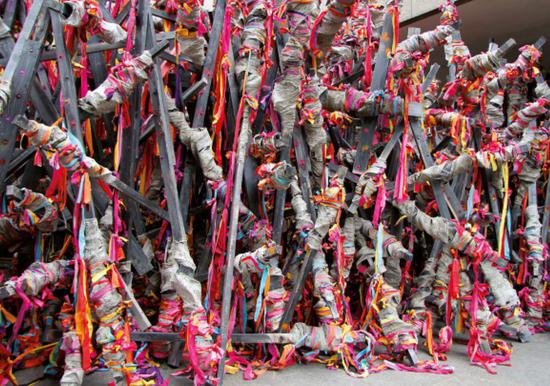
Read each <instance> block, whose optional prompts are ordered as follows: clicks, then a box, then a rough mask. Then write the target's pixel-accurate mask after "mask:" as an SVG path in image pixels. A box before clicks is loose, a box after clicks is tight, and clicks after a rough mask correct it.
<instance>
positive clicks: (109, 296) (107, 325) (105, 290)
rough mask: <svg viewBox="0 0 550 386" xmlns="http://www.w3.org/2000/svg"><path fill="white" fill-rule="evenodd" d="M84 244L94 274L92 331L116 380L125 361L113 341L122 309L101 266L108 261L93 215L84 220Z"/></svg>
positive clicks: (124, 355) (124, 353) (121, 318)
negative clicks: (96, 323)
mask: <svg viewBox="0 0 550 386" xmlns="http://www.w3.org/2000/svg"><path fill="white" fill-rule="evenodd" d="M83 226H84V236H85V241H86V243H85V246H84V251H83V253H82V257H83V259H84V260H85V261H86V264H87V266H88V267H89V268H90V275H91V277H93V276H96V281H92V283H91V286H90V304H91V305H92V310H93V313H94V315H95V317H96V318H97V319H98V320H99V327H98V328H97V330H96V331H95V339H96V342H97V343H98V344H99V345H100V346H101V351H102V355H103V359H104V360H105V363H106V365H107V366H108V367H110V368H111V370H112V371H113V376H114V378H115V380H116V381H117V382H120V381H121V380H122V379H123V378H124V373H123V372H122V367H121V366H124V364H125V362H126V352H125V351H123V350H122V348H121V347H120V346H118V345H117V342H116V341H117V339H119V338H115V337H117V336H118V332H120V330H121V329H122V328H123V327H122V325H123V323H124V318H123V317H122V312H123V310H124V306H123V302H122V296H121V294H120V293H119V292H118V291H117V290H116V289H115V288H113V286H112V284H111V282H110V280H105V275H106V272H105V268H106V267H107V266H108V265H109V257H108V255H107V251H106V249H105V241H104V239H103V235H102V234H101V231H100V229H99V225H98V221H97V219H95V218H88V219H85V220H84V225H83Z"/></svg>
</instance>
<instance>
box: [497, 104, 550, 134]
mask: <svg viewBox="0 0 550 386" xmlns="http://www.w3.org/2000/svg"><path fill="white" fill-rule="evenodd" d="M548 105H549V102H548V100H546V99H544V98H539V99H538V100H536V101H535V102H532V103H528V104H527V105H526V106H525V107H523V108H522V109H521V110H519V111H518V112H517V114H516V115H515V117H514V119H513V120H512V123H511V124H510V125H508V127H506V128H505V129H504V135H505V136H506V138H516V137H521V136H522V135H523V133H524V131H525V129H527V127H529V124H530V123H532V122H533V121H534V120H535V119H537V118H538V117H539V116H541V115H543V114H546V113H547V112H548Z"/></svg>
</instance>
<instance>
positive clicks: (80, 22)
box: [63, 0, 127, 44]
mask: <svg viewBox="0 0 550 386" xmlns="http://www.w3.org/2000/svg"><path fill="white" fill-rule="evenodd" d="M63 6H64V8H65V10H66V14H64V16H66V17H65V19H63V24H65V25H68V26H71V27H82V28H84V29H85V30H86V31H87V32H88V33H90V34H91V35H97V36H99V37H100V38H101V39H102V40H103V41H105V42H107V43H110V44H116V43H120V42H124V41H125V40H126V37H127V35H126V31H125V30H124V29H123V28H122V27H121V26H120V25H118V24H116V23H113V22H109V21H107V20H105V18H104V17H103V14H102V13H101V10H100V8H99V6H98V4H97V2H96V1H95V0H86V1H84V0H65V1H64V2H63ZM67 15H68V16H67Z"/></svg>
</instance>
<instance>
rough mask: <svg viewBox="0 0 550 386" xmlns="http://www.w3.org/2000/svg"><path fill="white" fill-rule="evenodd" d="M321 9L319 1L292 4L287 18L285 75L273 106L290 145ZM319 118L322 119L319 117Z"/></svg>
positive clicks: (282, 58) (273, 96)
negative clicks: (312, 35)
mask: <svg viewBox="0 0 550 386" xmlns="http://www.w3.org/2000/svg"><path fill="white" fill-rule="evenodd" d="M318 12H319V10H318V5H317V2H316V1H312V2H309V3H301V2H294V1H289V2H288V4H287V17H288V25H289V32H290V37H289V39H288V41H287V42H286V44H285V46H284V48H283V50H282V52H281V62H282V65H283V69H284V70H283V73H282V75H281V77H280V78H279V79H277V81H276V82H275V86H274V88H273V95H272V101H273V107H274V108H275V111H277V113H279V116H280V118H281V131H282V136H283V139H284V141H285V142H286V143H289V142H290V140H289V138H290V137H291V136H292V129H293V128H294V125H295V123H296V118H297V111H296V107H297V103H298V100H299V97H300V88H301V84H302V81H303V79H304V74H303V67H304V58H305V53H304V51H305V49H306V47H307V43H308V41H309V37H310V33H311V22H312V19H313V18H314V17H316V16H317V14H318ZM315 119H316V120H318V119H319V118H318V117H317V116H315Z"/></svg>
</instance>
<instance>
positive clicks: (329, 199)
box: [307, 177, 344, 251]
mask: <svg viewBox="0 0 550 386" xmlns="http://www.w3.org/2000/svg"><path fill="white" fill-rule="evenodd" d="M335 180H336V184H335V186H332V187H330V188H327V189H326V190H325V193H324V197H323V198H322V201H321V202H320V203H319V211H318V213H317V219H316V220H315V225H314V226H313V229H312V230H311V231H310V232H309V234H308V237H307V244H308V246H309V248H310V249H313V250H316V251H320V250H321V247H322V242H323V239H324V238H325V236H326V235H327V234H328V231H329V229H330V227H331V226H332V225H334V223H335V221H336V217H337V216H338V212H339V210H340V206H339V202H338V199H339V198H340V197H341V194H342V192H343V191H344V188H343V186H342V180H341V178H338V177H337V178H335Z"/></svg>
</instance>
